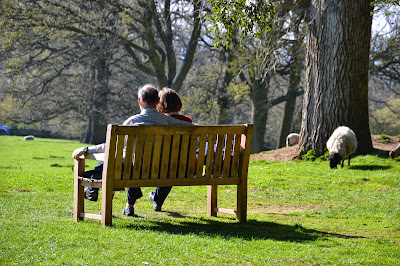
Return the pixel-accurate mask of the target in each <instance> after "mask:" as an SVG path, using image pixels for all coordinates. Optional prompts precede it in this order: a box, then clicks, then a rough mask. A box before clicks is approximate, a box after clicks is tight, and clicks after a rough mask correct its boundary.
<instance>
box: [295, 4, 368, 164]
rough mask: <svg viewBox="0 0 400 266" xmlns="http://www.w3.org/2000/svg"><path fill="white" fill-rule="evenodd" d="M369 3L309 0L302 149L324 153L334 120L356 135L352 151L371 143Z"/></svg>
mask: <svg viewBox="0 0 400 266" xmlns="http://www.w3.org/2000/svg"><path fill="white" fill-rule="evenodd" d="M371 11H372V7H371V3H370V1H365V0H351V1H348V0H336V1H333V0H330V1H329V0H327V1H323V0H312V1H311V5H310V7H309V9H308V12H307V15H306V21H307V24H308V32H307V44H306V46H307V56H306V77H305V78H306V88H305V95H304V105H303V116H302V128H301V133H300V154H303V153H305V152H307V151H308V150H311V149H312V150H315V151H316V154H317V155H318V156H319V155H322V154H323V153H324V148H325V146H326V141H327V140H328V138H329V137H330V135H331V134H332V132H333V131H334V130H335V128H336V127H338V126H343V125H345V126H348V127H350V128H351V129H353V131H354V132H355V134H356V135H357V140H358V143H359V145H358V149H357V151H356V153H358V154H367V153H370V152H371V151H372V150H373V148H372V142H371V134H370V130H369V121H368V119H369V118H368V65H369V64H368V61H369V58H368V56H369V49H370V37H371V24H372V17H371V13H370V12H371Z"/></svg>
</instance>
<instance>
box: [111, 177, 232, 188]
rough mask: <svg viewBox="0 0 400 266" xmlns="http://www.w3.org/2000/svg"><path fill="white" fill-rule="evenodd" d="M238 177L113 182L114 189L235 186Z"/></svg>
mask: <svg viewBox="0 0 400 266" xmlns="http://www.w3.org/2000/svg"><path fill="white" fill-rule="evenodd" d="M239 182H240V179H239V178H238V177H228V178H183V179H176V178H173V179H156V180H155V179H140V180H134V182H133V180H114V185H113V186H114V187H115V188H122V187H156V186H158V187H170V186H197V185H237V184H239Z"/></svg>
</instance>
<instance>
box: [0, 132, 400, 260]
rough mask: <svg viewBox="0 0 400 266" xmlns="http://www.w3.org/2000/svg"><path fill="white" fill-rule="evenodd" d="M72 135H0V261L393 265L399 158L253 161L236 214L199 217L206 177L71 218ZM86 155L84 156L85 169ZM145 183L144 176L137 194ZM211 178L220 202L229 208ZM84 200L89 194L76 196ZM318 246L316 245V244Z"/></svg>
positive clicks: (229, 196)
mask: <svg viewBox="0 0 400 266" xmlns="http://www.w3.org/2000/svg"><path fill="white" fill-rule="evenodd" d="M80 145H81V144H79V143H78V142H77V141H67V140H54V139H42V138H35V140H34V141H32V142H26V141H22V137H15V136H0V147H2V152H1V153H0V180H1V182H0V219H1V234H0V250H1V256H0V264H1V265H92V264H93V265H110V264H113V265H159V264H163V265H304V264H306V265H317V264H319V265H337V264H341V265H342V264H343V265H350V264H356V265H376V264H379V265H397V264H398V261H400V252H399V244H398V243H399V241H400V235H399V229H400V228H399V223H398V218H399V216H400V210H399V208H398V206H400V190H399V187H400V180H399V178H394V177H397V176H398V173H399V172H400V164H399V160H397V159H396V160H393V159H383V158H380V157H376V156H371V155H368V156H358V157H356V158H354V159H352V166H351V167H345V168H338V169H335V170H331V169H329V165H328V163H326V162H322V161H319V160H316V161H314V162H311V161H295V162H284V163H279V162H267V161H255V162H251V163H250V166H249V177H248V222H247V223H243V224H238V223H236V221H235V219H234V218H233V216H231V215H224V214H222V215H219V217H212V218H210V217H207V216H206V215H205V213H206V202H207V199H206V194H207V188H206V187H204V186H203V187H174V188H173V189H172V192H171V193H170V195H169V197H168V198H167V200H166V202H165V204H164V205H163V210H164V211H163V212H154V211H153V210H152V203H151V202H150V201H149V200H148V199H147V197H143V198H141V199H139V200H138V202H137V204H136V205H135V211H136V212H137V214H139V217H138V218H131V217H125V216H123V215H122V214H121V210H122V209H123V207H124V206H125V203H126V193H125V192H123V191H120V192H116V194H115V196H114V200H113V215H114V218H113V222H114V226H112V227H109V228H103V227H101V225H100V222H99V221H95V220H85V221H82V222H79V223H74V222H72V211H73V210H72V209H73V207H72V206H73V186H74V185H73V184H74V180H73V171H72V169H71V167H69V168H67V167H50V164H53V163H54V164H55V163H57V164H60V165H63V166H67V165H70V166H71V164H72V162H73V160H72V157H71V152H72V151H73V150H74V149H75V148H78V147H80ZM95 163H96V162H91V161H89V160H88V161H86V164H88V166H87V167H88V168H89V169H92V168H93V167H94V165H95ZM153 189H154V188H144V189H143V192H144V195H146V194H148V193H149V191H152V190H153ZM235 197H236V192H235V190H234V187H231V186H219V193H218V204H219V206H220V207H227V208H231V207H233V208H235V206H234V203H233V202H234V200H233V199H234V198H235ZM85 208H87V210H89V211H91V212H98V211H99V210H100V203H99V202H89V201H85ZM321 254H323V255H322V256H321Z"/></svg>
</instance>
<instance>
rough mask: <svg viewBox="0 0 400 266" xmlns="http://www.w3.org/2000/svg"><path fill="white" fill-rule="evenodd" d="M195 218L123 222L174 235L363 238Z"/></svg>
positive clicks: (297, 239) (294, 227)
mask: <svg viewBox="0 0 400 266" xmlns="http://www.w3.org/2000/svg"><path fill="white" fill-rule="evenodd" d="M199 220H200V221H199V223H196V222H182V221H180V222H179V224H172V223H168V222H162V221H154V220H153V221H152V222H151V225H138V224H131V225H127V226H125V228H128V229H134V230H141V229H145V230H152V231H156V232H163V233H169V234H178V235H186V234H197V235H202V236H208V237H222V238H224V239H230V238H241V239H245V240H249V241H251V240H262V239H272V240H278V241H288V242H305V241H315V240H317V239H319V238H321V237H338V238H363V237H359V236H347V235H342V234H333V233H328V232H322V231H317V230H313V229H306V228H304V227H302V226H300V225H283V224H278V223H272V222H260V221H255V220H250V221H247V222H246V223H224V222H219V221H211V220H207V219H199Z"/></svg>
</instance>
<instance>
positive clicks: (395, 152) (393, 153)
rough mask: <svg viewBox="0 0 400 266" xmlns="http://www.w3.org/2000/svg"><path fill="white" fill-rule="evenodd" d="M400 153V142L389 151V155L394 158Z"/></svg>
mask: <svg viewBox="0 0 400 266" xmlns="http://www.w3.org/2000/svg"><path fill="white" fill-rule="evenodd" d="M399 155H400V144H399V145H397V147H396V148H395V149H393V150H391V151H390V152H389V156H390V157H392V158H393V159H394V158H395V157H397V156H399Z"/></svg>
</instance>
